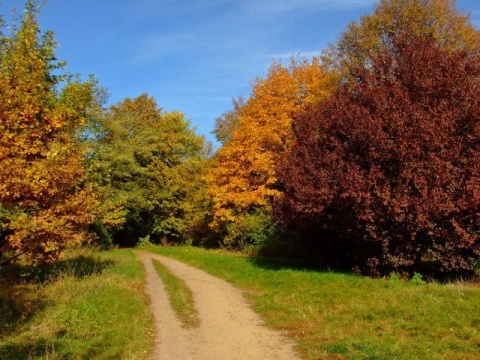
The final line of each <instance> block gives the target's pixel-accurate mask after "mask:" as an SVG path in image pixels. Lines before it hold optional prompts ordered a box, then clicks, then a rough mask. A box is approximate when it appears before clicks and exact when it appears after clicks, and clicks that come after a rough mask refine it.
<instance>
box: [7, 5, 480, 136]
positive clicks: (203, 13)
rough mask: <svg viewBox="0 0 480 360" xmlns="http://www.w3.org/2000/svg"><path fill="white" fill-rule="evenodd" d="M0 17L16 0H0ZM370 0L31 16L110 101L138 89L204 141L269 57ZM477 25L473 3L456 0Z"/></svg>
mask: <svg viewBox="0 0 480 360" xmlns="http://www.w3.org/2000/svg"><path fill="white" fill-rule="evenodd" d="M0 3H1V7H0V12H1V13H2V14H3V15H4V16H5V18H8V15H9V14H10V9H11V8H12V7H13V6H15V7H17V8H18V9H20V10H21V9H23V5H24V0H0ZM374 4H375V1H373V0H236V1H235V0H48V1H47V4H46V5H45V7H44V8H43V10H42V12H41V16H40V19H39V20H40V26H41V29H42V30H46V29H48V30H52V31H54V33H55V35H56V40H57V41H58V42H59V44H60V47H59V48H58V49H57V57H58V58H59V59H60V60H65V61H66V62H67V64H68V67H67V70H68V71H69V72H72V73H79V74H81V75H82V76H83V77H84V78H86V77H87V76H88V75H89V74H94V75H95V76H96V77H97V78H98V79H99V81H100V84H101V85H102V86H103V87H106V88H107V89H108V92H109V93H110V95H111V96H110V103H111V104H113V103H116V102H118V101H120V100H122V99H124V98H126V97H136V96H138V95H140V94H141V93H145V92H146V93H148V94H149V95H150V96H153V97H155V99H156V100H157V103H158V105H159V106H160V107H162V108H164V109H165V110H167V111H171V110H180V111H182V112H183V113H185V114H186V117H187V118H188V119H191V121H192V124H193V125H194V126H195V127H196V128H197V132H198V133H199V134H202V135H205V136H206V137H207V138H208V139H210V140H213V139H214V137H213V135H212V134H211V131H212V130H213V125H214V122H215V118H216V117H218V116H220V115H221V114H222V113H223V112H225V111H227V110H230V109H231V98H232V97H237V96H239V95H242V96H244V97H247V96H248V95H249V93H250V90H251V86H250V84H251V82H252V80H254V79H255V78H256V77H264V76H265V75H266V73H267V70H268V68H269V66H270V65H271V63H272V61H273V60H274V59H275V60H279V59H283V62H284V63H287V62H288V60H289V58H290V57H291V56H292V55H295V54H298V53H300V54H301V55H304V56H308V57H310V56H313V55H319V54H320V51H321V50H322V49H324V48H325V47H326V46H327V44H328V43H330V42H334V41H335V40H336V38H337V36H338V35H339V34H340V33H341V31H342V30H344V29H345V27H346V25H347V24H348V23H350V22H351V21H353V20H358V19H359V18H360V16H361V15H363V14H365V13H371V12H372V9H373V6H374ZM457 4H458V7H459V8H460V9H461V10H463V11H466V12H471V16H472V21H473V22H474V24H475V25H476V26H478V27H480V0H458V1H457Z"/></svg>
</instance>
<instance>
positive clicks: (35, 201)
mask: <svg viewBox="0 0 480 360" xmlns="http://www.w3.org/2000/svg"><path fill="white" fill-rule="evenodd" d="M38 9H39V7H38V4H37V2H36V1H33V0H32V1H27V4H26V9H25V12H24V15H23V18H22V19H21V22H20V25H19V27H18V29H17V28H15V27H14V29H13V31H12V32H11V35H9V36H5V35H3V34H0V259H2V258H3V259H2V260H0V261H5V259H11V258H15V257H17V256H19V255H21V254H22V255H25V256H26V258H27V259H28V260H29V261H32V262H36V261H44V260H51V259H54V258H56V257H57V256H58V255H59V254H60V253H61V251H62V249H64V248H65V247H66V246H67V245H69V244H72V243H80V242H82V241H83V240H84V232H83V230H84V229H85V227H86V226H87V225H88V224H89V223H91V222H92V220H93V219H92V216H93V215H92V212H91V208H92V207H93V206H94V205H95V202H96V200H95V197H94V196H93V192H92V189H91V186H90V185H89V182H88V179H87V176H86V173H85V170H84V164H83V161H84V153H83V151H82V149H81V147H80V145H79V144H78V142H77V141H76V140H75V137H74V132H75V131H76V129H77V128H78V126H79V125H80V124H81V123H82V122H83V121H84V116H85V111H86V109H87V107H88V104H89V102H90V101H92V87H93V86H94V84H93V83H92V82H88V81H87V82H85V83H81V82H79V81H78V80H76V79H74V78H68V77H64V76H59V75H55V74H54V71H55V70H58V69H60V68H61V67H62V64H61V63H56V62H55V60H56V59H55V55H54V49H55V41H54V39H53V34H52V33H51V32H45V33H43V35H41V36H40V30H39V25H38V22H37V17H38ZM63 80H65V83H64V87H63V89H62V90H61V91H59V90H58V85H59V84H60V82H61V81H63Z"/></svg>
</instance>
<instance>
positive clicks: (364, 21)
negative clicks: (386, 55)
mask: <svg viewBox="0 0 480 360" xmlns="http://www.w3.org/2000/svg"><path fill="white" fill-rule="evenodd" d="M406 34H409V35H411V36H415V37H420V38H423V39H426V40H427V39H429V40H432V41H434V42H435V44H436V45H437V46H438V47H441V48H444V49H446V50H448V51H457V50H462V49H469V50H472V51H478V50H480V32H479V31H478V30H477V29H476V28H475V27H474V26H473V25H472V24H471V22H470V21H469V16H468V15H465V14H462V13H461V12H459V11H458V10H457V9H456V1H455V0H380V2H379V3H378V4H377V5H376V8H375V11H374V13H373V14H369V15H365V16H363V17H362V18H361V20H360V23H357V22H356V21H354V22H352V23H351V24H350V25H349V26H348V28H347V30H346V31H344V32H343V34H342V35H341V37H340V39H339V40H338V41H337V42H336V43H334V44H332V45H330V47H329V48H328V49H327V50H326V51H324V54H323V55H324V56H323V60H324V61H325V62H326V63H327V64H329V65H330V66H331V67H333V68H336V69H339V70H341V72H342V73H343V74H344V75H347V76H349V74H350V75H351V72H352V71H353V70H354V69H355V68H356V67H357V66H359V65H364V66H369V65H370V64H371V60H372V56H375V54H376V52H377V51H385V50H387V51H388V50H389V49H390V50H393V48H394V44H393V43H394V40H395V39H396V38H397V37H399V36H404V35H406Z"/></svg>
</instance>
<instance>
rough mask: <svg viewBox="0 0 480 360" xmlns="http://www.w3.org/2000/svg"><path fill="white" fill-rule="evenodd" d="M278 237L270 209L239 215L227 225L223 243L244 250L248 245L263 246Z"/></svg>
mask: <svg viewBox="0 0 480 360" xmlns="http://www.w3.org/2000/svg"><path fill="white" fill-rule="evenodd" d="M276 236H277V229H276V227H275V225H274V224H273V222H272V219H271V215H270V211H269V210H268V209H265V210H264V209H256V210H255V211H253V212H252V213H245V214H239V215H237V216H236V218H235V221H232V222H231V223H229V224H228V225H227V234H226V235H225V237H224V239H223V243H224V244H225V245H227V246H228V247H231V248H237V249H244V248H245V247H246V246H248V245H256V246H261V245H263V244H265V243H266V242H267V241H269V240H272V239H273V238H274V237H276Z"/></svg>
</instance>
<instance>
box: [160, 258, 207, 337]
mask: <svg viewBox="0 0 480 360" xmlns="http://www.w3.org/2000/svg"><path fill="white" fill-rule="evenodd" d="M152 263H153V266H154V267H155V270H156V272H157V274H158V276H159V277H160V278H161V279H162V281H163V284H164V285H165V288H166V290H167V292H168V298H169V300H170V305H171V306H172V309H173V310H174V311H175V313H176V314H177V316H178V318H179V319H180V321H181V322H182V326H183V327H185V328H192V327H197V326H199V325H200V319H199V318H198V312H197V310H196V308H195V304H194V301H193V294H192V291H191V290H190V288H188V287H187V285H186V284H185V281H183V280H182V279H180V278H178V277H176V276H175V275H173V274H172V272H171V271H170V270H169V269H168V268H167V267H166V266H165V265H163V264H162V263H161V262H160V261H158V260H155V259H152Z"/></svg>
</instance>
